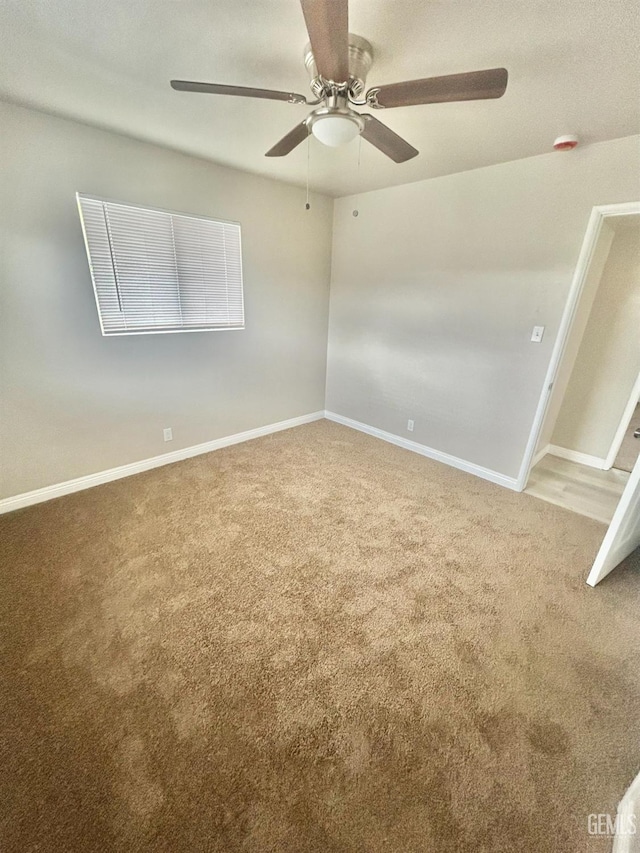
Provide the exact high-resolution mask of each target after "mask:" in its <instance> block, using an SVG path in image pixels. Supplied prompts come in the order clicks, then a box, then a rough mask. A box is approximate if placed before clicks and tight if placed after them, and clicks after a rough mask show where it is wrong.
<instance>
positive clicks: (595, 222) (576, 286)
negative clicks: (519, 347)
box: [517, 201, 640, 491]
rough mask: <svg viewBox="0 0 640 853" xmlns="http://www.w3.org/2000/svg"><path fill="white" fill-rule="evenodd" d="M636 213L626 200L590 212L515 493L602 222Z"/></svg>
mask: <svg viewBox="0 0 640 853" xmlns="http://www.w3.org/2000/svg"><path fill="white" fill-rule="evenodd" d="M638 214H640V201H629V202H625V203H623V204H606V205H598V206H596V207H594V208H593V210H592V211H591V216H590V217H589V223H588V225H587V230H586V233H585V236H584V240H583V242H582V248H581V249H580V255H579V256H578V263H577V265H576V268H575V272H574V274H573V280H572V282H571V287H570V289H569V296H568V297H567V303H566V305H565V309H564V312H563V314H562V320H561V322H560V328H559V330H558V336H557V338H556V341H555V344H554V347H553V352H552V353H551V360H550V362H549V368H548V370H547V375H546V376H545V380H544V384H543V386H542V390H541V392H540V399H539V400H538V406H537V409H536V414H535V417H534V419H533V424H532V426H531V432H530V433H529V438H528V440H527V446H526V449H525V452H524V456H523V458H522V464H521V465H520V471H519V473H518V478H517V489H518V491H522V490H523V489H524V488H525V486H526V485H527V480H528V479H529V472H530V471H531V468H532V467H533V464H532V463H533V458H534V456H535V452H536V447H537V445H538V440H539V438H540V434H541V432H542V427H543V426H544V419H545V416H546V414H547V410H548V407H549V400H550V398H551V390H552V388H553V385H554V383H555V381H556V377H557V375H558V370H559V369H560V365H561V363H562V359H563V357H564V354H565V351H566V348H567V342H568V340H569V335H570V332H571V328H572V326H573V322H574V320H575V317H576V312H577V309H578V303H579V302H580V298H581V296H582V293H583V291H584V285H585V281H586V278H587V273H588V271H589V265H590V264H591V260H592V258H593V253H594V251H595V248H596V244H597V242H598V237H599V236H600V232H601V230H602V225H603V223H604V221H605V219H609V218H611V217H618V216H634V215H638Z"/></svg>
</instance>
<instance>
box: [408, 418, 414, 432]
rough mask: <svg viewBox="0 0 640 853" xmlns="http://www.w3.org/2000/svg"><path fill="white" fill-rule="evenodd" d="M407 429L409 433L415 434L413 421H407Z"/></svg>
mask: <svg viewBox="0 0 640 853" xmlns="http://www.w3.org/2000/svg"><path fill="white" fill-rule="evenodd" d="M407 429H408V430H409V432H413V421H412V420H408V421H407Z"/></svg>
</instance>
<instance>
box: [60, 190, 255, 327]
mask: <svg viewBox="0 0 640 853" xmlns="http://www.w3.org/2000/svg"><path fill="white" fill-rule="evenodd" d="M77 198H78V207H79V209H80V219H81V221H82V228H83V231H84V238H85V244H86V247H87V255H88V257H89V267H90V269H91V277H92V279H93V288H94V291H95V295H96V304H97V306H98V315H99V317H100V325H101V327H102V334H103V335H134V334H149V333H151V332H197V331H204V330H207V329H243V328H244V307H243V296H242V254H241V244H240V225H239V224H238V223H237V222H221V221H219V220H216V219H207V218H205V217H202V216H188V215H187V214H182V213H172V212H170V211H167V210H154V209H153V208H150V207H138V206H134V205H130V204H120V203H119V202H114V201H106V200H104V199H100V198H95V197H93V196H88V195H83V194H81V193H78V194H77Z"/></svg>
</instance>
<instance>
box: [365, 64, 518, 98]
mask: <svg viewBox="0 0 640 853" xmlns="http://www.w3.org/2000/svg"><path fill="white" fill-rule="evenodd" d="M508 79H509V74H508V72H507V69H506V68H490V69H489V70H488V71H470V72H468V73H467V74H448V75H447V76H446V77H426V78H425V79H423V80H408V81H406V82H405V83H391V84H390V85H389V86H380V87H379V88H376V89H370V90H369V92H367V98H369V94H371V99H370V100H369V104H370V106H372V107H409V106H413V105H414V104H441V103H445V102H447V101H476V100H481V99H485V98H500V97H502V95H504V93H505V90H506V88H507V80H508Z"/></svg>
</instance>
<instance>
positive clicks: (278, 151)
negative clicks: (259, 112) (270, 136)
mask: <svg viewBox="0 0 640 853" xmlns="http://www.w3.org/2000/svg"><path fill="white" fill-rule="evenodd" d="M308 135H309V129H308V127H307V120H306V119H305V120H304V121H301V122H300V124H297V125H296V126H295V127H294V128H293V130H290V131H289V133H287V135H286V136H283V137H282V139H281V140H280V141H279V142H276V144H275V145H274V146H273V148H270V149H269V150H268V151H267V153H266V154H265V155H264V156H265V157H284V156H285V154H288V153H289V152H290V151H293V149H294V148H295V147H296V145H300V143H301V142H304V140H305V139H306V138H307V136H308Z"/></svg>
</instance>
